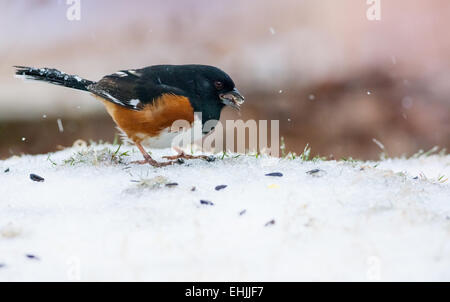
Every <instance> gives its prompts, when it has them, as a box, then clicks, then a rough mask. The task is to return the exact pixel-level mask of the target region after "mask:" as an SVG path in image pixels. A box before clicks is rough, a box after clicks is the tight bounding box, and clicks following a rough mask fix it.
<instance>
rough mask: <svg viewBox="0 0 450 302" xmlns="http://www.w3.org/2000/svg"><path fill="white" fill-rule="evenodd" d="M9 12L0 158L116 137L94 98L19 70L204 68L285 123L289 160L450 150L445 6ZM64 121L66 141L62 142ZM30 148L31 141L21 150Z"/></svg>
mask: <svg viewBox="0 0 450 302" xmlns="http://www.w3.org/2000/svg"><path fill="white" fill-rule="evenodd" d="M68 8H69V5H67V3H66V1H57V0H39V1H38V0H28V1H25V0H16V1H10V0H2V1H0V57H1V58H2V59H1V60H0V83H1V85H0V87H1V89H0V158H5V157H9V156H11V155H13V154H21V153H31V154H36V153H43V152H48V151H53V150H56V149H57V147H58V146H59V145H62V146H70V145H71V144H72V143H73V141H74V140H76V139H78V138H81V139H85V140H89V139H92V140H100V139H102V140H106V141H112V140H113V137H114V134H115V132H116V130H115V129H114V124H113V123H112V121H111V119H110V118H109V116H108V115H107V114H106V112H105V110H104V108H103V106H102V104H100V103H99V102H98V101H96V100H95V99H94V98H92V97H91V96H89V95H88V94H85V93H82V92H77V91H73V90H69V89H64V88H61V87H56V86H52V85H46V84H41V83H24V82H22V81H19V80H17V79H14V78H13V76H12V75H13V68H12V66H13V65H26V66H28V65H30V66H36V67H53V68H58V69H61V70H63V71H65V72H67V73H70V74H78V75H80V76H82V77H84V78H87V79H90V80H98V79H100V78H101V77H102V76H103V75H105V74H109V73H113V72H115V71H117V70H120V69H127V68H139V67H144V66H148V65H153V64H186V63H199V64H209V65H215V66H218V67H220V68H222V69H223V70H225V71H227V72H228V73H229V74H230V75H231V76H232V77H233V79H235V82H236V83H237V85H238V88H239V90H241V91H242V92H243V93H244V95H245V96H246V98H247V102H246V103H245V106H244V108H243V110H242V116H241V117H239V116H237V115H236V114H235V113H234V112H232V111H228V110H226V111H225V112H224V114H223V119H236V118H242V119H244V120H246V119H251V118H252V119H264V120H273V119H277V120H280V131H281V135H282V136H283V137H284V138H285V141H286V146H287V149H288V150H290V151H294V152H297V153H300V152H301V151H302V150H303V148H304V146H305V145H306V144H307V143H309V145H310V146H311V147H312V152H313V153H314V154H320V155H324V156H329V155H332V156H333V157H334V158H340V157H354V158H361V159H376V158H377V157H378V156H379V154H380V152H381V150H380V148H379V147H378V146H377V145H376V144H375V143H374V142H373V139H376V140H378V141H380V142H382V143H383V144H384V146H385V148H386V150H385V151H386V152H387V153H388V155H390V156H399V155H402V154H406V155H411V154H413V153H415V152H417V151H418V150H419V149H430V148H432V147H433V146H435V145H438V146H440V147H442V148H449V147H450V72H449V70H450V66H449V65H450V38H449V36H448V34H447V31H448V28H449V26H450V21H449V20H450V2H449V1H444V0H432V1H424V0H396V1H387V0H381V20H380V21H369V20H368V19H367V17H366V11H367V9H368V8H369V5H367V4H366V1H365V0H340V1H335V0H303V1H299V0H297V1H296V0H281V1H275V0H271V1H265V0H258V1H254V0H252V1H250V0H240V1H237V0H227V1H206V0H195V1H194V0H188V1H137V0H135V1H106V0H89V1H88V0H81V20H79V21H69V20H68V19H67V17H66V12H67V9H68ZM57 119H61V120H62V122H63V125H64V132H60V131H59V130H58V126H57V123H56V120H57ZM22 138H25V141H23V139H22Z"/></svg>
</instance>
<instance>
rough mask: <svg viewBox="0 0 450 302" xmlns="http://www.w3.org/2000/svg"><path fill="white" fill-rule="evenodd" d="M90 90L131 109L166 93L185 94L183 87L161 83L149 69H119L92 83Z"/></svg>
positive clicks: (139, 107) (141, 106) (141, 107)
mask: <svg viewBox="0 0 450 302" xmlns="http://www.w3.org/2000/svg"><path fill="white" fill-rule="evenodd" d="M88 90H89V91H90V92H91V93H93V94H95V95H98V96H100V97H102V98H104V99H106V100H108V101H110V102H112V103H115V104H117V105H120V106H122V107H125V108H127V109H131V110H142V109H143V108H144V106H145V105H146V104H151V103H153V101H154V100H155V99H157V98H158V97H160V96H162V95H163V94H165V93H171V94H176V95H184V92H183V91H182V90H181V89H179V88H176V87H173V86H169V85H165V84H163V83H161V81H160V80H159V78H158V77H155V76H153V74H151V73H149V71H148V69H138V70H121V71H118V72H116V73H113V74H111V75H107V76H105V77H103V78H102V79H101V80H100V81H98V82H97V83H95V84H92V85H90V86H89V87H88Z"/></svg>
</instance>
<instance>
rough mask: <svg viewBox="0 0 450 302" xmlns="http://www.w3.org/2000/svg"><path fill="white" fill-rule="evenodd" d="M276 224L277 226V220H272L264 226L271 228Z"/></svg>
mask: <svg viewBox="0 0 450 302" xmlns="http://www.w3.org/2000/svg"><path fill="white" fill-rule="evenodd" d="M274 224H275V219H272V220H271V221H269V222H267V223H266V224H265V225H264V226H265V227H268V226H271V225H274Z"/></svg>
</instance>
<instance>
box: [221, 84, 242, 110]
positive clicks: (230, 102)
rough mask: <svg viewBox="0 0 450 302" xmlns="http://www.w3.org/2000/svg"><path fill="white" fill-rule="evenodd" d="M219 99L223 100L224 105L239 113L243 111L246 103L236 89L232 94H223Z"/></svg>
mask: <svg viewBox="0 0 450 302" xmlns="http://www.w3.org/2000/svg"><path fill="white" fill-rule="evenodd" d="M219 97H220V99H221V100H222V103H224V104H225V105H227V106H230V107H232V108H234V109H236V110H238V111H239V110H240V109H241V105H242V104H243V103H244V100H245V98H244V97H243V96H242V94H241V93H240V92H239V90H237V89H236V88H234V89H233V90H231V91H230V92H226V93H221V94H220V95H219Z"/></svg>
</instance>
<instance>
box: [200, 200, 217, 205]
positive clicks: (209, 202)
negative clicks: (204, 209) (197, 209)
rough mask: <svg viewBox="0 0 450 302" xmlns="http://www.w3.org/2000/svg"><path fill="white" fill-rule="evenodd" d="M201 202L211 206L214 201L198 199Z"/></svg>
mask: <svg viewBox="0 0 450 302" xmlns="http://www.w3.org/2000/svg"><path fill="white" fill-rule="evenodd" d="M200 203H201V204H204V205H207V206H213V205H214V203H212V202H211V201H208V200H200Z"/></svg>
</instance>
